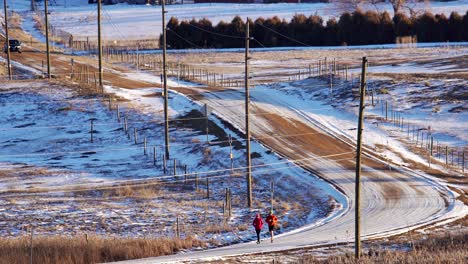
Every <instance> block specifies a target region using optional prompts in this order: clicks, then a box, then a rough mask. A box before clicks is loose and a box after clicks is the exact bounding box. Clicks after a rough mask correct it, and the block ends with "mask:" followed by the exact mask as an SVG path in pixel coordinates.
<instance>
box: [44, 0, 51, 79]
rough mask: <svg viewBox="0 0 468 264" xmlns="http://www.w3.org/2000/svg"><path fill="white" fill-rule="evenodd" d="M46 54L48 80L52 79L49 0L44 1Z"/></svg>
mask: <svg viewBox="0 0 468 264" xmlns="http://www.w3.org/2000/svg"><path fill="white" fill-rule="evenodd" d="M44 15H45V33H46V52H47V78H48V79H50V46H49V0H44Z"/></svg>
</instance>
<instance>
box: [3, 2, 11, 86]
mask: <svg viewBox="0 0 468 264" xmlns="http://www.w3.org/2000/svg"><path fill="white" fill-rule="evenodd" d="M3 10H4V11H5V41H6V45H7V65H8V79H9V80H11V62H10V38H9V37H8V7H7V1H6V0H3Z"/></svg>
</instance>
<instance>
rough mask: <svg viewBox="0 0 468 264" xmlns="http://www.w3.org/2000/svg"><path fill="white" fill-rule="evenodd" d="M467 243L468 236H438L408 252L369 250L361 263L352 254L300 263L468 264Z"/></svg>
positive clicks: (309, 258)
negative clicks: (467, 263)
mask: <svg viewBox="0 0 468 264" xmlns="http://www.w3.org/2000/svg"><path fill="white" fill-rule="evenodd" d="M467 243H468V234H459V235H448V236H438V237H432V238H429V239H427V240H423V241H420V242H417V243H416V244H415V245H414V247H413V249H412V250H410V251H408V252H405V251H392V250H369V252H368V253H367V254H366V255H365V256H363V257H362V258H361V259H360V260H359V261H356V260H355V258H354V256H353V255H352V254H346V255H342V256H333V257H330V258H327V259H325V260H319V259H317V258H315V257H313V256H306V257H303V258H301V259H300V261H298V263H304V264H305V263H307V264H308V263H311V264H312V263H330V264H335V263H336V264H338V263H340V264H341V263H344V264H347V263H350V264H351V263H362V264H365V263H466V261H467V259H468V247H466V244H467ZM408 248H411V246H408Z"/></svg>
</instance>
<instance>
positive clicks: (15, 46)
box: [3, 39, 21, 53]
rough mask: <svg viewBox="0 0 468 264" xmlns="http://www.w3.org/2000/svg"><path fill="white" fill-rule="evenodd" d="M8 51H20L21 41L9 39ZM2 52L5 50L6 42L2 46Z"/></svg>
mask: <svg viewBox="0 0 468 264" xmlns="http://www.w3.org/2000/svg"><path fill="white" fill-rule="evenodd" d="M9 42H10V51H16V52H18V53H21V42H20V41H19V40H16V39H10V41H9ZM3 52H5V53H6V52H7V44H6V43H5V45H4V46H3Z"/></svg>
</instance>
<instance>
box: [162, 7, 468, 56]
mask: <svg viewBox="0 0 468 264" xmlns="http://www.w3.org/2000/svg"><path fill="white" fill-rule="evenodd" d="M249 23H250V27H249V30H250V36H251V37H253V38H254V40H252V41H251V42H250V43H251V44H250V45H251V47H262V45H263V46H265V47H281V46H283V47H284V46H304V45H308V46H337V45H371V44H389V43H395V41H396V39H397V37H404V36H417V41H418V42H445V41H450V42H457V41H468V11H467V12H466V14H465V15H464V16H462V15H459V14H458V13H456V12H453V13H452V14H451V15H450V17H448V18H447V17H446V16H445V15H444V14H436V15H434V14H432V13H429V12H426V13H424V14H422V15H419V16H412V17H409V16H407V15H405V14H403V13H397V14H396V15H395V16H394V17H393V19H392V18H391V17H390V14H389V13H387V12H384V13H377V12H375V11H367V12H363V11H359V10H358V11H355V12H353V13H344V14H342V15H341V16H340V18H339V19H338V20H336V19H335V18H331V19H329V20H328V21H327V22H326V23H324V21H323V19H322V18H321V17H320V16H317V15H312V16H309V17H307V16H305V15H302V14H298V15H295V16H294V17H293V18H292V19H291V21H286V20H285V19H280V18H278V17H276V16H275V17H271V18H268V19H264V18H262V17H260V18H257V19H256V20H255V21H252V20H250V21H249ZM167 27H168V31H167V44H168V46H169V48H172V49H186V48H240V47H244V46H245V21H244V20H243V19H242V18H240V17H238V16H236V17H234V19H233V20H232V21H231V22H230V23H226V22H223V21H221V22H219V23H218V24H217V25H215V26H213V24H212V23H211V21H210V20H208V19H206V18H204V19H200V20H195V19H193V20H190V21H182V22H179V21H178V20H177V18H174V17H172V18H171V19H170V21H169V22H168V24H167ZM260 43H261V44H260Z"/></svg>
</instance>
